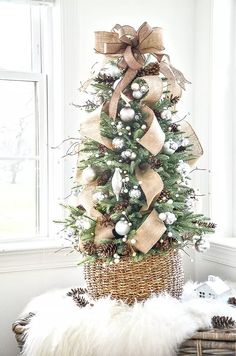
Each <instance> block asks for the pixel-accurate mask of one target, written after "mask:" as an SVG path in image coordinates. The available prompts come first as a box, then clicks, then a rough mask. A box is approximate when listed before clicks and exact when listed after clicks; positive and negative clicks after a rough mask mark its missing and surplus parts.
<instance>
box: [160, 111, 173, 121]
mask: <svg viewBox="0 0 236 356" xmlns="http://www.w3.org/2000/svg"><path fill="white" fill-rule="evenodd" d="M171 117H172V113H171V111H170V110H169V109H165V110H163V111H162V112H161V118H162V119H163V120H171Z"/></svg>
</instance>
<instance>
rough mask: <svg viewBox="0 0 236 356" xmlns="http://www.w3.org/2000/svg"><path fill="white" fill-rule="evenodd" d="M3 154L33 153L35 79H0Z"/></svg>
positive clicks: (0, 140)
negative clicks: (25, 80) (22, 80)
mask: <svg viewBox="0 0 236 356" xmlns="http://www.w3.org/2000/svg"><path fill="white" fill-rule="evenodd" d="M0 98H1V105H0V157H1V156H5V157H6V156H11V157H12V156H34V155H36V152H35V150H36V142H35V83H34V82H21V81H14V80H0Z"/></svg>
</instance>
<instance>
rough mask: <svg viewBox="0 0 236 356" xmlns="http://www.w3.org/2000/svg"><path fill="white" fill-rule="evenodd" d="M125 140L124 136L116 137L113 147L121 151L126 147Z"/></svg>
mask: <svg viewBox="0 0 236 356" xmlns="http://www.w3.org/2000/svg"><path fill="white" fill-rule="evenodd" d="M124 144H125V141H124V139H123V138H122V137H115V138H113V140H112V147H113V148H114V149H115V150H116V151H119V150H121V149H122V148H123V147H124Z"/></svg>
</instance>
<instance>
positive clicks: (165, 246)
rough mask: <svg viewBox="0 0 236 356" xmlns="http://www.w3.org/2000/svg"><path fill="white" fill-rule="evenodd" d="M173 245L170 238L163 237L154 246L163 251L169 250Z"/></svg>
mask: <svg viewBox="0 0 236 356" xmlns="http://www.w3.org/2000/svg"><path fill="white" fill-rule="evenodd" d="M170 247H171V244H170V241H169V239H168V238H166V239H161V241H160V240H159V241H157V242H156V243H155V245H154V246H153V248H154V249H158V250H162V251H168V250H169V248H170Z"/></svg>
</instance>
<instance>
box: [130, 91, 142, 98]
mask: <svg viewBox="0 0 236 356" xmlns="http://www.w3.org/2000/svg"><path fill="white" fill-rule="evenodd" d="M132 96H133V98H134V99H141V98H142V97H143V93H142V92H141V91H139V90H135V91H133V93H132Z"/></svg>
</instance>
